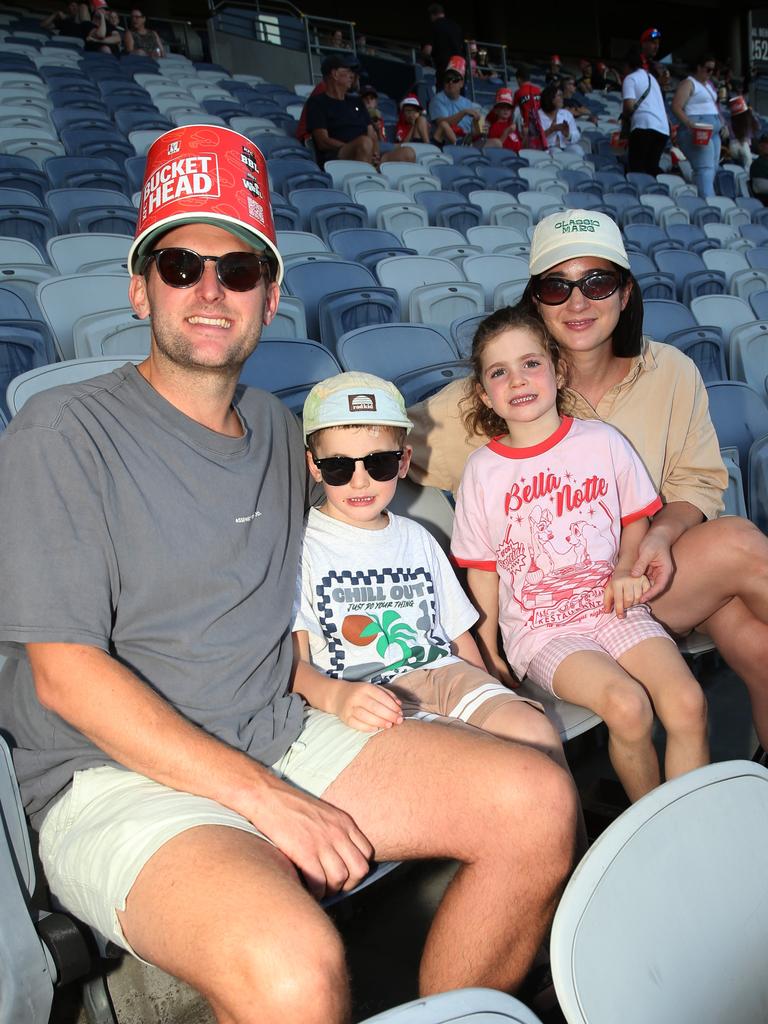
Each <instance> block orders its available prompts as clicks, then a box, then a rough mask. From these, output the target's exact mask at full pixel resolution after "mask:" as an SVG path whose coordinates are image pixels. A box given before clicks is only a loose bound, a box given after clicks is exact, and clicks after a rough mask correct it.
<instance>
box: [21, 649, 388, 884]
mask: <svg viewBox="0 0 768 1024" xmlns="http://www.w3.org/2000/svg"><path fill="white" fill-rule="evenodd" d="M27 652H28V655H29V660H30V664H31V667H32V672H33V676H34V680H35V688H36V691H37V695H38V699H39V700H40V702H41V704H42V705H43V706H44V707H45V708H47V709H49V710H50V711H53V712H55V713H56V714H58V715H59V716H60V717H61V718H63V719H64V720H65V721H67V722H69V723H70V724H71V725H73V726H74V727H75V728H76V729H78V730H79V731H80V732H82V733H83V734H84V735H85V736H87V737H88V738H89V739H90V740H91V741H92V742H93V743H95V744H96V745H97V746H98V747H99V748H100V749H102V750H103V751H104V752H105V753H106V754H108V755H109V756H110V757H112V758H114V759H115V760H116V761H117V762H118V763H119V764H122V765H124V766H125V767H126V768H129V769H131V770H132V771H135V772H138V773H139V774H141V775H145V776H147V777H148V778H151V779H154V780H156V781H157V782H160V783H162V784H163V785H166V786H169V787H171V788H172V789H178V790H181V791H182V792H187V793H194V794H197V795H199V796H204V797H208V798H210V799H212V800H215V801H217V802H218V803H220V804H223V805H224V806H226V807H229V808H231V809H232V810H234V811H236V812H237V813H239V814H242V815H243V817H245V818H247V819H248V821H251V822H252V823H253V824H254V825H255V826H256V827H257V828H258V829H259V830H260V831H262V832H263V833H264V834H265V835H266V836H267V837H268V838H269V839H271V840H272V842H273V843H274V844H275V846H276V847H277V848H278V849H279V850H281V851H282V852H283V853H284V854H285V855H286V856H287V857H288V858H289V859H290V860H291V861H292V862H293V863H294V864H295V865H296V867H297V868H298V870H299V871H301V873H302V875H303V876H304V878H305V879H306V881H307V885H308V886H309V888H310V890H311V891H312V892H313V893H315V894H316V895H317V896H321V895H323V893H324V892H325V890H326V888H327V889H328V890H329V891H334V890H338V889H344V890H349V889H352V888H354V886H355V885H356V884H357V883H358V882H359V881H360V879H361V878H363V877H364V875H365V874H366V873H367V871H368V860H369V858H370V857H371V855H372V852H373V851H372V847H371V845H370V843H369V842H368V840H367V839H366V838H365V836H364V835H363V834H362V833H361V832H360V830H359V829H358V828H357V826H356V825H355V823H354V822H353V821H352V819H351V818H350V817H349V815H347V814H346V813H344V812H343V811H340V810H339V809H338V808H335V807H332V806H331V805H330V804H326V803H324V802H323V801H322V800H316V799H313V798H312V797H308V796H306V795H305V794H304V793H302V792H300V791H299V790H298V789H295V788H294V787H293V786H290V785H288V784H287V783H284V782H282V781H280V780H279V779H277V778H275V776H273V775H272V773H271V772H270V771H269V770H268V769H266V768H265V767H264V766H262V765H260V764H259V763H258V762H256V761H255V760H253V758H251V757H249V756H248V755H247V754H245V753H242V752H241V751H238V750H234V749H233V748H231V747H229V746H227V745H226V744H225V743H222V742H221V741H220V740H217V739H216V738H215V737H213V736H211V735H209V734H208V733H206V732H204V731H203V730H202V729H199V728H198V727H197V726H195V725H193V724H192V723H191V722H189V721H187V720H186V719H184V718H183V717H182V716H181V715H179V714H178V713H177V712H176V711H175V710H174V709H173V708H172V707H171V705H170V704H168V703H167V702H166V701H165V700H163V698H162V697H160V696H159V695H158V694H157V693H155V691H154V690H152V688H151V687H150V686H148V685H146V684H145V683H143V682H142V681H141V680H139V679H138V678H137V677H136V676H135V675H134V674H133V673H132V672H131V671H130V670H129V669H127V668H125V667H124V666H123V665H121V664H119V663H118V662H117V661H115V659H114V658H111V657H110V656H109V655H108V654H106V653H105V652H104V651H101V650H99V649H97V648H95V647H87V646H83V645H79V644H59V643H32V644H27Z"/></svg>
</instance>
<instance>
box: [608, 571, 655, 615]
mask: <svg viewBox="0 0 768 1024" xmlns="http://www.w3.org/2000/svg"><path fill="white" fill-rule="evenodd" d="M633 572H634V569H633V570H632V571H629V570H628V569H616V570H615V571H614V573H613V575H612V576H611V578H610V580H609V581H608V584H607V585H606V588H605V594H604V596H603V608H604V609H605V610H606V611H607V612H609V611H611V610H613V611H615V612H616V617H617V618H619V619H623V618H624V617H625V615H626V611H627V608H631V607H632V606H633V605H635V604H640V602H641V601H642V600H643V595H644V594H646V593H647V592H648V591H650V589H651V584H650V582H649V581H648V577H647V576H643V575H640V576H633V575H632V573H633Z"/></svg>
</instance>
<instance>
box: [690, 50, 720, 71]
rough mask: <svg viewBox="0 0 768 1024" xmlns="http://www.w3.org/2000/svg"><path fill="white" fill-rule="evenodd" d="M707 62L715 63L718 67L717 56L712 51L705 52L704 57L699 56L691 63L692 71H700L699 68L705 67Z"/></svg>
mask: <svg viewBox="0 0 768 1024" xmlns="http://www.w3.org/2000/svg"><path fill="white" fill-rule="evenodd" d="M706 64H714V65H715V69H717V57H713V56H712V54H711V53H707V54H704V56H702V57H697V58H696V60H695V61H694V62H693V63H692V64H690V65H689V68H690V70H691V71H698V69H699V68H703V67H704V66H705V65H706Z"/></svg>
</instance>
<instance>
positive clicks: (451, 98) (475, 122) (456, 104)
mask: <svg viewBox="0 0 768 1024" xmlns="http://www.w3.org/2000/svg"><path fill="white" fill-rule="evenodd" d="M465 70H466V61H465V60H464V58H463V57H451V59H450V60H449V62H448V67H447V68H446V71H445V75H444V77H443V88H442V90H441V91H440V92H439V93H437V94H436V95H435V96H433V97H432V99H431V101H430V104H429V119H430V121H432V125H433V138H434V141H435V142H437V143H445V142H448V143H451V144H452V145H453V144H455V143H456V142H459V141H460V140H462V139H464V138H466V137H467V136H470V137H471V138H475V137H479V136H480V134H481V129H480V118H481V116H482V112H481V110H480V108H479V107H477V106H476V105H475V104H474V103H472V101H471V100H469V99H467V97H466V96H462V95H461V90H462V88H463V86H464V72H465Z"/></svg>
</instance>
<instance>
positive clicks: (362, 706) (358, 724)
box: [329, 680, 403, 732]
mask: <svg viewBox="0 0 768 1024" xmlns="http://www.w3.org/2000/svg"><path fill="white" fill-rule="evenodd" d="M337 684H338V690H337V691H336V693H335V694H334V696H333V700H332V701H331V702H330V705H329V711H331V712H332V713H333V714H334V715H336V716H337V718H340V719H341V720H342V722H344V723H345V724H346V725H349V726H351V727H352V728H353V729H359V730H360V732H376V730H377V729H391V728H392V726H393V725H400V723H401V722H402V720H403V709H402V707H401V705H400V701H399V700H398V699H397V697H396V696H395V695H394V693H392V692H390V691H389V690H387V689H385V688H384V687H383V686H377V685H376V684H375V683H350V682H346V681H344V680H337Z"/></svg>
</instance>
